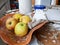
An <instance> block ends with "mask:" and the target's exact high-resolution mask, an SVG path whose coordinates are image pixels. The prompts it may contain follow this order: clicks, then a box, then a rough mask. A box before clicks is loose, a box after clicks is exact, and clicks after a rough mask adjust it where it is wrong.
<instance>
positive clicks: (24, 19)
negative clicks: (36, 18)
mask: <svg viewBox="0 0 60 45" xmlns="http://www.w3.org/2000/svg"><path fill="white" fill-rule="evenodd" d="M20 21H21V22H24V23H26V24H27V23H28V22H30V21H31V18H30V17H29V16H27V15H24V16H22V17H21V18H20Z"/></svg>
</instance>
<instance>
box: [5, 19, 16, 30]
mask: <svg viewBox="0 0 60 45" xmlns="http://www.w3.org/2000/svg"><path fill="white" fill-rule="evenodd" d="M16 24H17V20H16V19H14V18H8V19H7V20H6V28H7V29H9V30H13V29H14V27H15V25H16Z"/></svg>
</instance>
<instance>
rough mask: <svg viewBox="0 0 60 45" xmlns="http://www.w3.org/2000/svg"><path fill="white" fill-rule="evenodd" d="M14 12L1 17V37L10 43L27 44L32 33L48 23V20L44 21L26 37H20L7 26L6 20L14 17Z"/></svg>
mask: <svg viewBox="0 0 60 45" xmlns="http://www.w3.org/2000/svg"><path fill="white" fill-rule="evenodd" d="M13 15H14V14H7V15H5V16H3V17H2V18H0V37H1V39H2V40H3V41H4V42H5V43H6V44H8V45H27V44H29V42H30V41H31V38H32V34H33V32H34V31H36V30H37V29H39V28H41V27H42V26H44V25H45V24H47V23H48V21H44V22H42V23H40V24H38V25H37V26H35V27H34V28H32V29H31V30H30V31H29V32H28V34H27V35H25V36H24V37H18V36H16V35H15V34H14V33H13V31H8V29H7V28H6V26H5V23H6V20H7V19H8V18H10V17H12V16H13Z"/></svg>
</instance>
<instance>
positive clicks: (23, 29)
mask: <svg viewBox="0 0 60 45" xmlns="http://www.w3.org/2000/svg"><path fill="white" fill-rule="evenodd" d="M14 32H15V34H16V36H20V37H22V36H25V35H26V34H27V32H28V25H27V24H26V23H23V22H19V23H17V24H16V26H15V30H14Z"/></svg>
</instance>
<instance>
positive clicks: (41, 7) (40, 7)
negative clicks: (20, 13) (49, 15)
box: [34, 5, 46, 9]
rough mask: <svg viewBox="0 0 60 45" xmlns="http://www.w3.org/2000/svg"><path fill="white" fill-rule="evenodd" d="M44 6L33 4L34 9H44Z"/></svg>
mask: <svg viewBox="0 0 60 45" xmlns="http://www.w3.org/2000/svg"><path fill="white" fill-rule="evenodd" d="M45 8H46V6H44V5H35V6H34V9H45Z"/></svg>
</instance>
